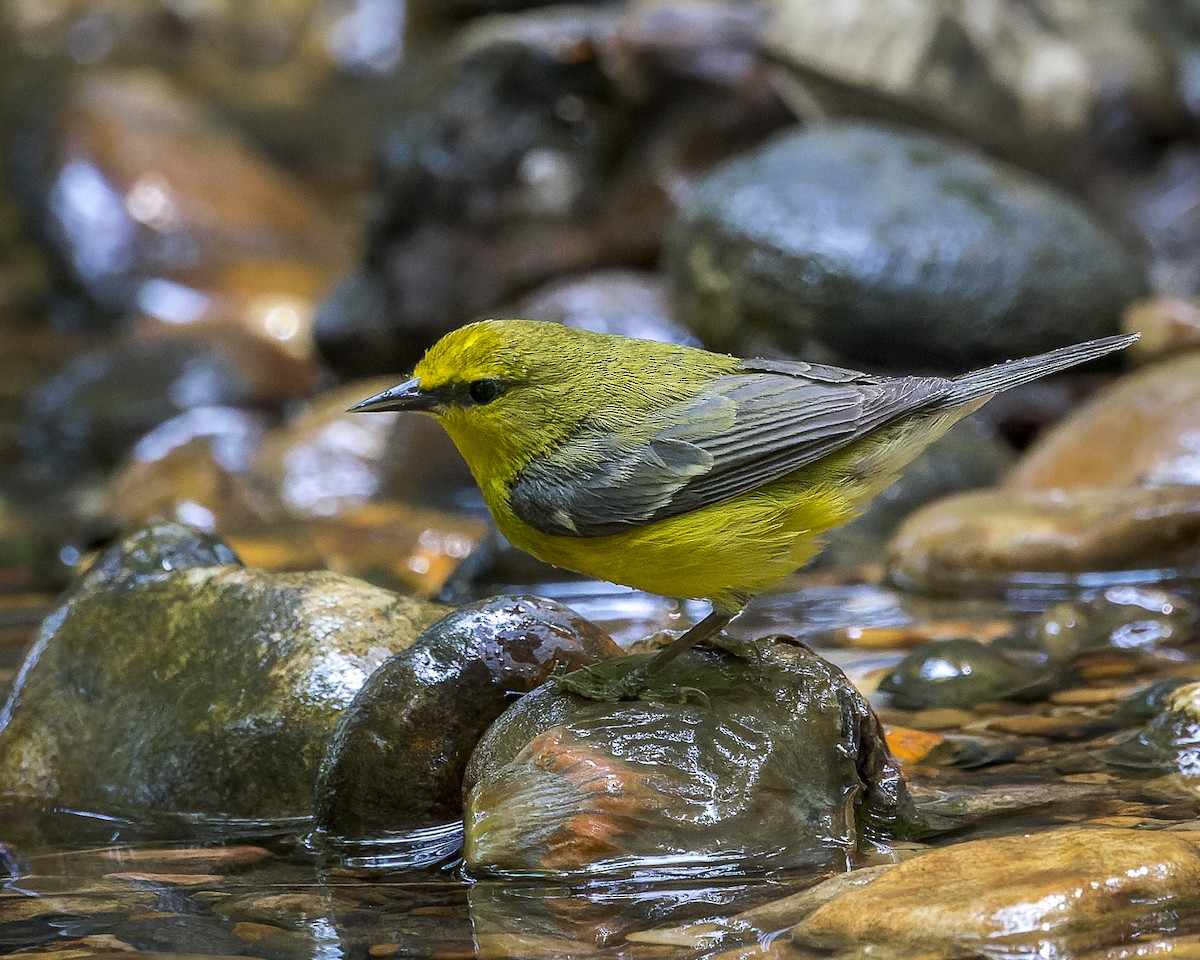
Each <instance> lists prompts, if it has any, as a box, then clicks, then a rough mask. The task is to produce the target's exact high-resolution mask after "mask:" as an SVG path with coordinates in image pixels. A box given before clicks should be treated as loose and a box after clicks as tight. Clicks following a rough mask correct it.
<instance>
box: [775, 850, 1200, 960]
mask: <svg viewBox="0 0 1200 960" xmlns="http://www.w3.org/2000/svg"><path fill="white" fill-rule="evenodd" d="M1197 905H1200V850H1198V849H1197V846H1196V843H1195V842H1194V841H1193V840H1192V839H1190V837H1189V836H1188V835H1186V834H1170V833H1162V832H1157V831H1150V830H1121V829H1113V828H1107V829H1104V828H1097V829H1078V828H1064V829H1058V830H1046V831H1042V832H1037V833H1029V834H1018V835H1015V836H1008V837H999V838H996V839H991V840H975V841H971V842H969V843H959V844H954V845H952V846H948V847H945V848H943V849H940V850H935V851H932V852H930V853H926V854H923V855H921V856H918V857H914V858H912V859H911V860H906V861H905V862H903V863H901V864H899V865H898V866H896V867H893V868H892V869H890V870H887V871H886V872H884V873H882V874H881V875H879V876H877V877H876V878H874V879H873V880H871V881H870V882H869V883H867V884H866V885H864V886H860V887H856V888H853V889H850V890H846V891H844V892H841V893H840V894H839V895H838V896H836V897H834V898H833V899H832V900H829V901H828V902H827V903H823V904H821V905H820V906H818V907H817V908H816V909H815V910H813V912H812V913H810V914H809V915H808V916H807V917H806V918H805V919H803V920H802V921H801V922H800V923H799V924H798V925H797V926H796V927H794V928H793V929H792V931H791V934H790V938H791V940H792V941H793V942H794V943H795V945H796V946H798V947H807V948H810V949H811V948H827V949H832V948H836V949H839V950H844V949H847V948H851V947H856V948H858V949H867V950H872V951H874V950H875V948H876V947H879V948H882V947H884V946H885V945H886V947H887V949H888V950H889V951H892V952H895V953H896V954H898V955H901V956H938V957H946V956H970V955H977V954H978V952H983V953H985V954H988V955H993V954H999V955H1010V956H1026V955H1028V956H1038V955H1041V956H1062V957H1067V956H1083V955H1084V954H1085V953H1087V955H1088V956H1092V955H1093V954H1091V953H1090V952H1088V951H1090V950H1091V949H1096V948H1102V947H1109V946H1112V945H1113V944H1116V943H1120V942H1122V941H1124V940H1125V938H1126V937H1128V936H1129V935H1130V934H1133V933H1135V932H1142V931H1145V930H1147V929H1156V930H1157V929H1160V924H1163V923H1164V918H1165V917H1171V918H1180V917H1185V916H1187V915H1189V914H1194V911H1195V910H1196V908H1197ZM1177 925H1178V920H1176V919H1171V920H1166V921H1165V929H1168V930H1170V929H1174V928H1175V927H1176V926H1177Z"/></svg>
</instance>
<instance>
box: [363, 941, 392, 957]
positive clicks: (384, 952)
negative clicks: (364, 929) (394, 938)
mask: <svg viewBox="0 0 1200 960" xmlns="http://www.w3.org/2000/svg"><path fill="white" fill-rule="evenodd" d="M399 952H400V945H399V944H396V943H373V944H371V945H370V946H369V947H367V953H368V954H369V955H370V956H372V957H394V956H395V955H396V954H398V953H399Z"/></svg>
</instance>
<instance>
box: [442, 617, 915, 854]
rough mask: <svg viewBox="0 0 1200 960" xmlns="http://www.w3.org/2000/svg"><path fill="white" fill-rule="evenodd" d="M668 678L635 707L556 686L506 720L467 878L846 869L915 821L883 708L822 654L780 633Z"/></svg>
mask: <svg viewBox="0 0 1200 960" xmlns="http://www.w3.org/2000/svg"><path fill="white" fill-rule="evenodd" d="M745 652H747V653H751V652H750V651H745ZM631 660H632V657H630V658H623V659H622V660H619V661H611V662H610V664H611V666H613V667H618V668H624V666H625V665H626V664H627V663H629V662H630V661H631ZM605 666H606V664H601V665H600V666H599V668H598V669H603V668H604V667H605ZM656 682H657V684H659V685H658V686H653V687H652V688H651V689H649V690H647V691H644V692H643V694H642V696H643V698H644V699H642V700H638V701H634V702H623V703H599V702H595V701H591V700H584V699H582V698H580V697H577V696H575V695H573V694H569V693H566V692H560V691H558V690H556V689H555V688H554V687H553V686H549V685H548V686H545V687H542V688H541V689H539V690H536V691H534V692H533V693H531V694H529V695H528V696H526V697H524V698H523V699H522V700H520V701H519V702H518V703H517V704H516V706H514V707H513V708H512V709H511V710H509V711H508V712H506V713H505V714H504V715H503V716H502V717H501V718H500V719H499V720H498V721H497V722H496V723H495V724H493V725H492V727H491V729H490V730H489V731H488V733H487V735H486V736H485V737H484V739H483V740H482V741H481V742H480V744H479V746H478V748H477V749H476V751H475V754H474V756H473V757H472V758H471V764H470V766H469V768H468V770H467V775H466V780H465V782H464V788H465V790H466V840H465V848H464V856H465V860H466V865H467V867H468V869H469V870H471V871H473V872H475V873H478V874H522V875H529V874H534V875H543V876H545V875H553V876H563V875H572V876H612V875H614V874H617V873H621V872H627V871H634V870H637V869H639V868H641V867H652V868H655V869H683V870H700V871H713V872H719V871H721V870H727V869H730V868H733V869H738V870H762V869H775V868H782V867H787V866H797V865H801V864H805V865H810V866H811V865H814V864H819V863H828V862H837V863H842V862H844V858H845V857H846V856H847V855H848V854H849V853H850V852H851V851H853V850H854V848H855V847H856V845H857V843H858V841H859V840H860V838H862V837H863V835H864V834H870V833H871V832H873V831H881V830H882V831H885V832H886V831H892V830H898V831H902V830H903V829H904V828H905V825H906V824H911V822H912V820H911V818H912V809H911V806H910V804H909V800H908V794H907V791H906V789H905V786H904V783H903V781H902V780H901V778H900V775H899V772H898V770H897V768H896V766H895V763H894V761H893V760H892V758H891V756H890V754H888V752H887V748H886V746H885V745H884V742H883V736H882V732H881V730H880V728H879V725H878V721H877V720H876V719H875V715H874V714H873V713H872V712H871V710H870V708H869V707H868V706H867V705H866V703H865V701H863V699H862V697H861V695H860V694H859V693H858V692H857V691H856V690H855V689H854V687H853V686H852V685H851V684H850V682H849V681H848V680H847V679H846V678H845V676H844V675H843V674H842V673H841V671H839V670H838V669H837V668H836V667H833V666H831V665H830V664H828V663H826V662H825V661H824V660H822V659H821V658H819V657H817V656H816V655H815V654H813V653H811V652H810V651H809V650H807V648H805V647H803V646H801V645H799V644H794V643H791V642H788V641H787V639H786V638H772V639H770V640H764V641H760V642H759V643H758V644H757V645H756V646H755V649H754V651H753V652H752V653H751V655H750V658H749V659H743V658H740V657H732V656H730V655H729V654H727V653H724V652H718V651H708V650H698V651H692V652H690V653H687V654H684V655H683V656H681V657H680V658H679V659H678V660H676V661H674V663H672V664H671V666H669V667H667V668H666V669H664V670H663V672H662V673H661V674H659V675H657V678H656ZM681 701H682V702H681Z"/></svg>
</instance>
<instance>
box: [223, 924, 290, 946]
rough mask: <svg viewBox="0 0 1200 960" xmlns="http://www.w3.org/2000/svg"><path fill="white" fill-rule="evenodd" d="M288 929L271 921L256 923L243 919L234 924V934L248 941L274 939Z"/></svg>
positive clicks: (255, 941) (256, 941)
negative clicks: (270, 922) (272, 923)
mask: <svg viewBox="0 0 1200 960" xmlns="http://www.w3.org/2000/svg"><path fill="white" fill-rule="evenodd" d="M287 932H288V931H286V930H284V929H283V928H281V927H276V926H273V925H271V924H269V923H254V922H252V921H250V920H241V921H239V922H238V923H235V924H234V925H233V935H234V936H235V937H237V938H238V939H239V940H245V941H246V942H247V943H258V942H259V941H260V940H274V939H277V938H278V937H279V936H281V935H283V934H286V933H287Z"/></svg>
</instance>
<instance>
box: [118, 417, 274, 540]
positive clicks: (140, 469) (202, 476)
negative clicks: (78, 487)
mask: <svg viewBox="0 0 1200 960" xmlns="http://www.w3.org/2000/svg"><path fill="white" fill-rule="evenodd" d="M104 499H105V513H107V514H108V515H109V516H111V517H113V518H114V519H115V520H116V521H117V523H118V524H119V525H120V527H121V528H122V529H124V530H130V529H133V528H135V527H140V526H146V525H149V524H151V523H160V522H163V521H171V520H177V521H179V522H180V523H188V524H191V525H192V526H194V527H199V528H200V529H201V530H209V531H217V530H220V531H227V530H235V529H237V528H239V527H245V526H248V525H250V524H253V523H258V522H261V521H262V520H263V518H264V516H265V514H266V512H267V504H266V500H265V498H264V497H262V496H261V495H260V494H259V493H258V492H257V491H256V490H254V488H253V487H252V486H251V485H250V483H249V482H248V481H247V480H246V479H245V477H243V476H240V475H238V474H236V473H232V472H230V471H229V470H227V469H226V468H225V467H223V466H222V465H221V463H220V461H218V460H217V459H216V458H215V457H214V456H213V453H212V447H211V446H210V445H209V444H208V443H207V442H206V441H205V440H204V439H203V438H199V437H198V438H196V439H193V440H189V441H188V442H187V443H185V444H184V445H183V446H180V447H177V448H176V449H174V450H172V451H171V452H170V453H169V454H167V455H166V456H164V457H162V458H161V459H159V460H152V461H147V460H131V461H130V462H128V463H127V464H126V465H125V467H124V468H123V469H122V470H121V471H120V472H119V473H118V474H117V475H116V476H115V477H114V478H113V479H112V481H111V482H110V484H109V486H108V489H107V490H106V491H105V498H104Z"/></svg>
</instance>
